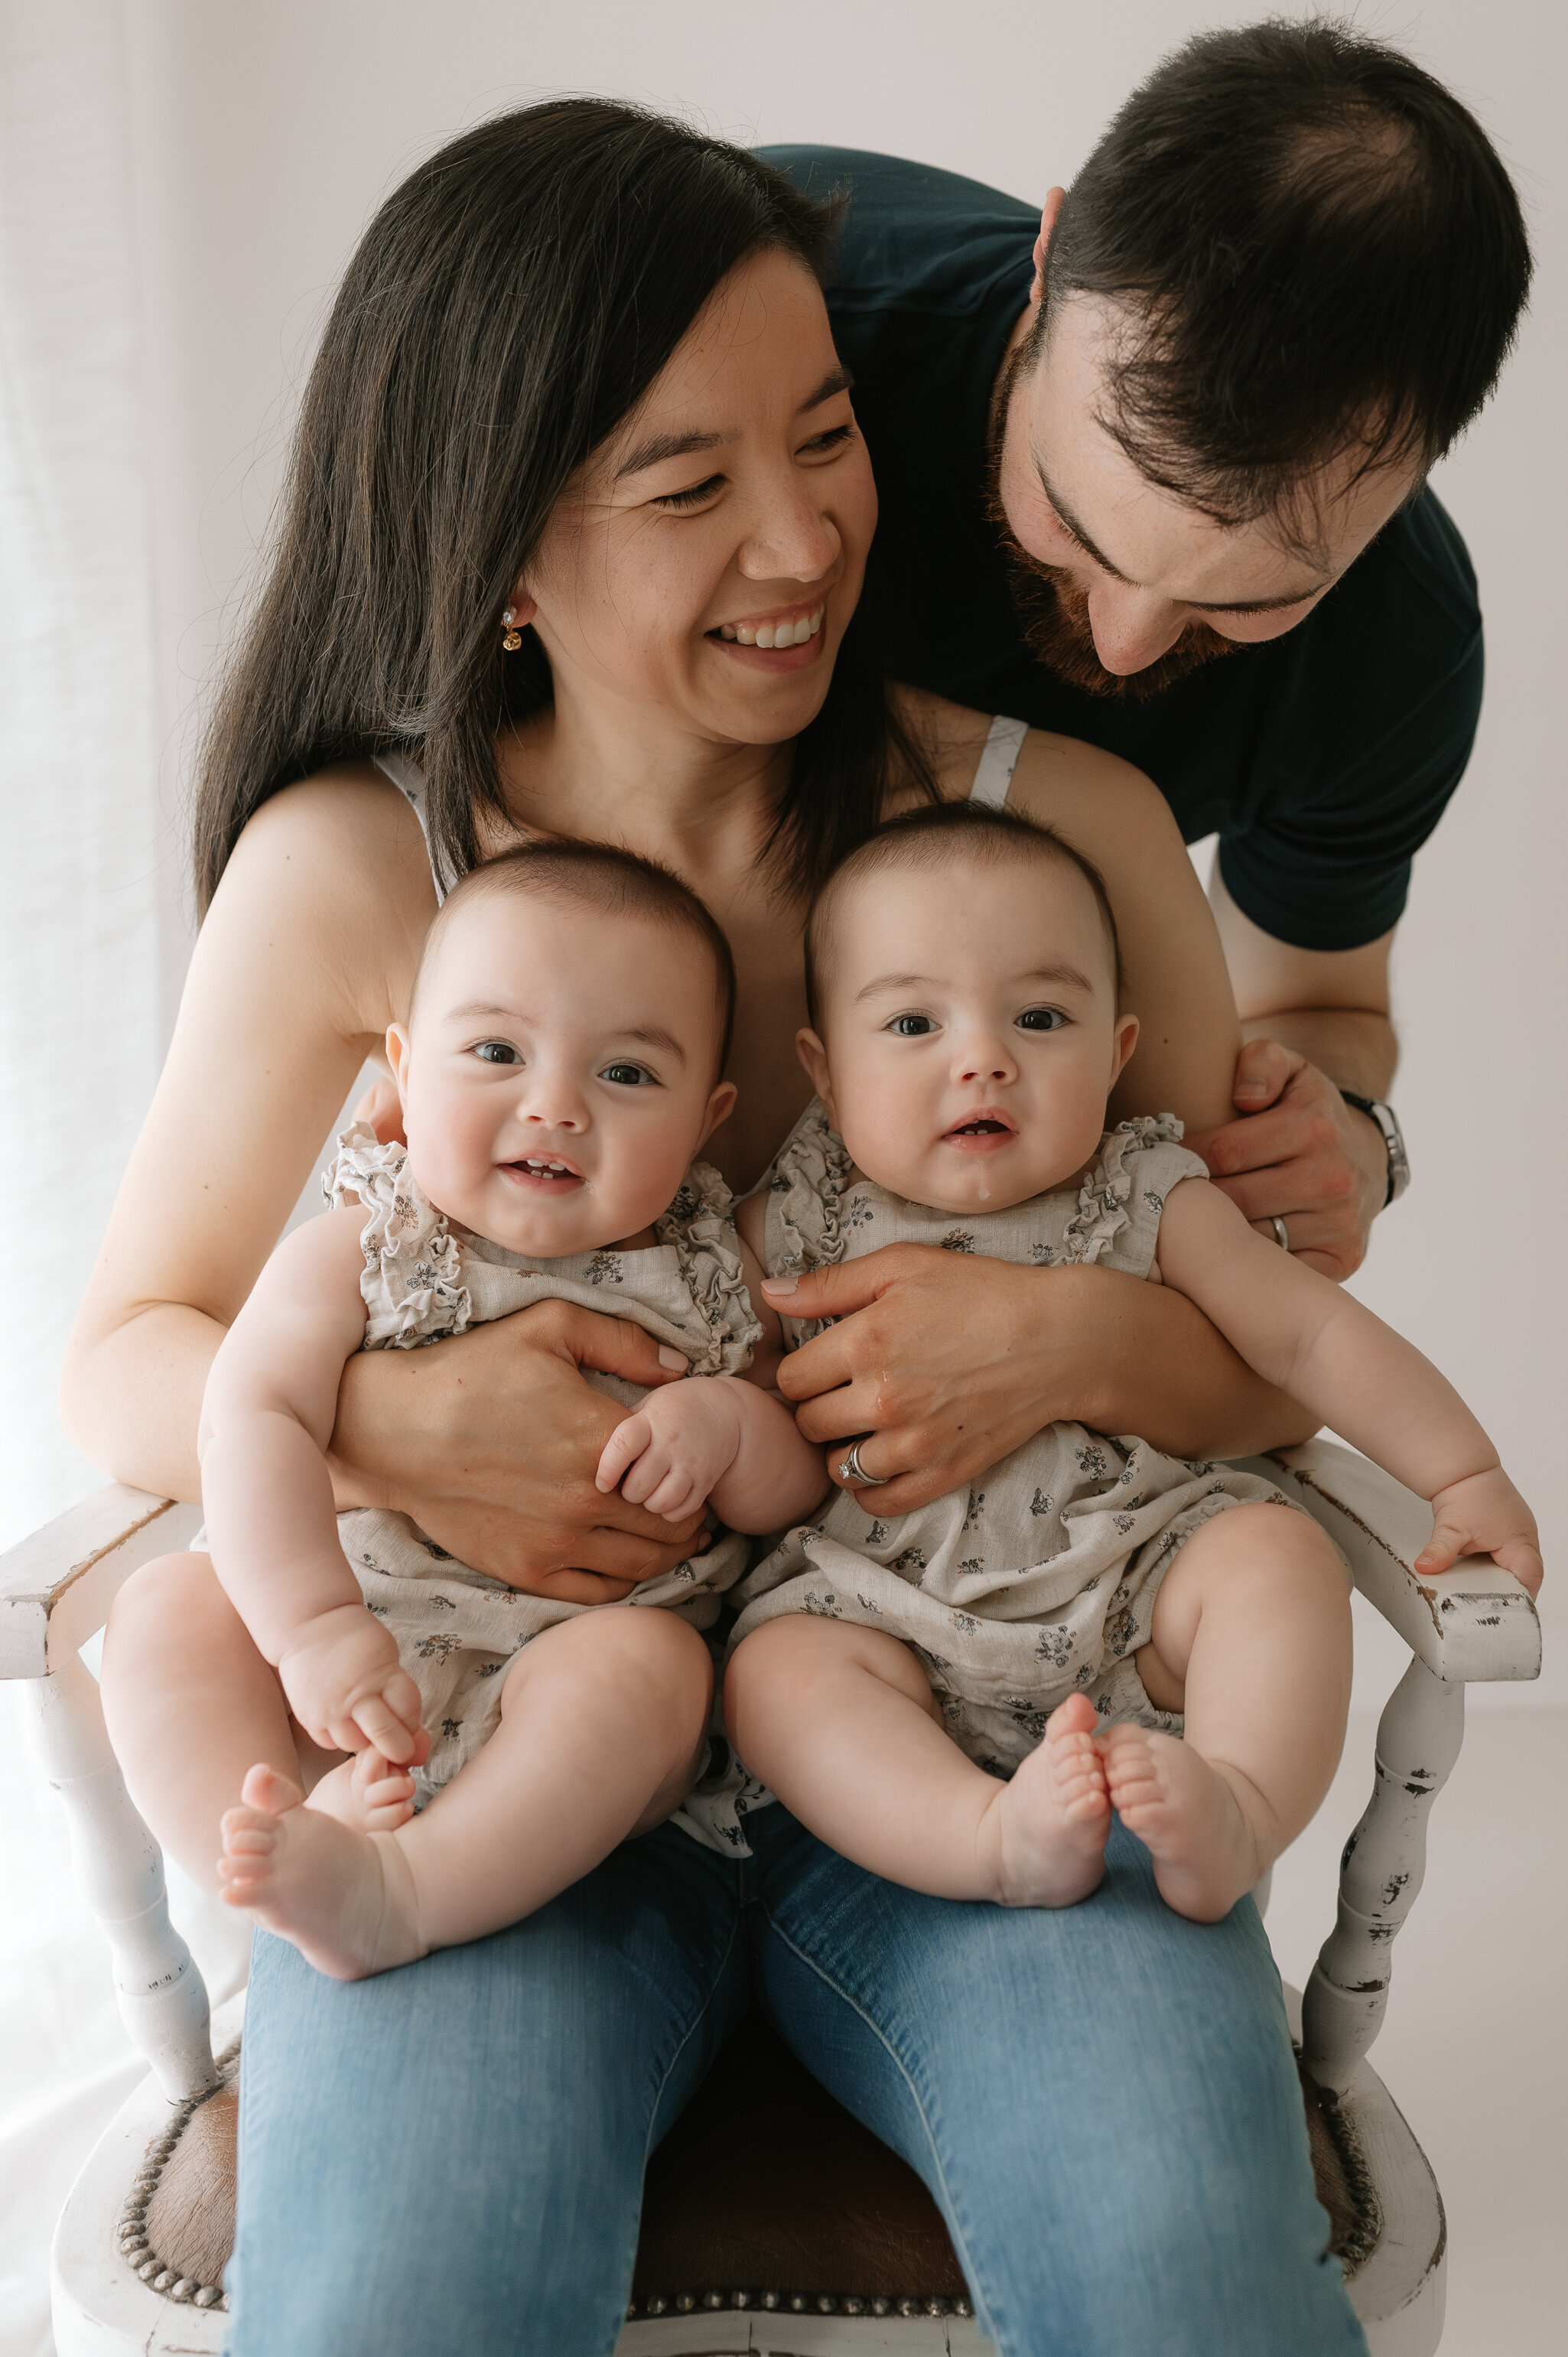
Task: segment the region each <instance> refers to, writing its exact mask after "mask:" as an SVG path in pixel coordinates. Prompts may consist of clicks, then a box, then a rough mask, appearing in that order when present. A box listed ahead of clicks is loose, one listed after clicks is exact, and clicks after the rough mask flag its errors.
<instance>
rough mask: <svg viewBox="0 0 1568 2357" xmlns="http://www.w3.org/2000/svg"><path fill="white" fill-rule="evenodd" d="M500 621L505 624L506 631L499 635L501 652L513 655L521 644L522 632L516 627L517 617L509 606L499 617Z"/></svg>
mask: <svg viewBox="0 0 1568 2357" xmlns="http://www.w3.org/2000/svg"><path fill="white" fill-rule="evenodd" d="M501 620H502V621H503V622H504V623H505V624H506V629H505V630H503V631H502V633H501V649H502V651H503V652H504V653H506V654H509V655H514V654H516V652H517V651H518V649H519V647H521V644H522V632H521V630H519V629H518V627H517V617H516V616H515V615H514V614H513V612H512V609H511V608H510V606H509V607H508V608H507V609H506V612H505V613H504V614H503V615H502V616H501Z"/></svg>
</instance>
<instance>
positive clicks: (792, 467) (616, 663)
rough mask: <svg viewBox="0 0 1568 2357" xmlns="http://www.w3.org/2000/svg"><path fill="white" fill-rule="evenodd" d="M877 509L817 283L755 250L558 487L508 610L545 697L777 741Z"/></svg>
mask: <svg viewBox="0 0 1568 2357" xmlns="http://www.w3.org/2000/svg"><path fill="white" fill-rule="evenodd" d="M875 522H876V489H875V483H874V482H873V480H872V475H871V464H870V461H869V459H868V457H867V456H866V452H865V444H864V442H863V441H862V440H861V437H860V433H859V429H858V428H857V426H856V425H855V423H854V411H853V409H852V408H851V406H850V399H849V389H848V382H847V378H846V372H845V371H844V370H843V369H842V368H841V366H840V364H839V360H838V355H837V354H836V352H835V351H834V350H833V343H832V333H831V332H830V329H829V327H828V315H827V308H826V306H825V305H824V303H823V301H822V292H821V290H820V288H819V287H818V285H817V283H816V281H815V279H814V278H812V276H811V274H810V272H809V271H807V270H806V269H805V268H804V267H803V266H802V265H801V264H800V263H799V262H796V261H794V260H793V259H791V258H790V257H789V256H788V255H786V254H782V253H761V254H757V255H754V256H753V257H752V258H751V259H750V260H748V261H746V262H744V263H742V264H740V265H739V266H738V267H737V268H736V269H735V270H734V271H732V272H731V274H730V275H729V276H728V277H727V278H726V279H725V280H724V281H723V283H722V284H721V285H719V286H718V287H717V288H716V289H715V290H714V294H713V296H712V297H711V298H710V300H709V301H708V303H707V305H706V306H705V307H704V308H703V311H702V312H701V313H700V314H699V315H698V317H697V318H696V319H695V320H694V321H693V325H692V326H691V328H689V329H688V331H687V333H686V335H685V337H684V339H682V342H681V344H680V345H679V346H678V347H677V349H676V350H675V352H674V354H673V355H672V357H671V360H670V361H669V362H668V364H667V365H666V366H665V368H664V369H663V370H662V371H660V374H659V376H658V377H656V378H655V380H654V382H653V383H652V384H651V385H650V388H649V390H648V393H647V394H646V396H645V397H644V399H643V401H642V403H641V404H639V407H638V408H637V410H635V411H634V412H633V414H632V415H631V416H630V417H628V419H627V420H626V421H625V422H624V423H623V424H622V425H621V426H620V427H618V430H617V432H616V433H615V434H614V435H612V436H611V437H610V439H609V440H608V441H607V443H606V444H605V445H604V446H603V447H601V448H600V449H599V450H597V451H596V452H595V454H594V456H593V457H592V458H591V459H590V460H589V461H588V463H587V465H586V466H585V468H583V470H582V472H581V474H580V475H579V477H578V478H577V479H576V481H575V483H574V484H573V485H572V486H571V488H570V489H569V490H567V491H566V493H565V494H564V496H563V498H562V499H561V500H560V501H559V502H558V504H557V506H556V510H555V512H554V514H553V517H552V518H551V521H550V523H549V526H548V528H547V530H546V532H545V534H544V537H543V540H542V543H541V544H540V547H539V550H538V553H537V554H536V556H535V559H534V561H533V563H532V565H530V567H529V569H528V572H527V575H526V576H525V578H524V580H523V581H522V583H521V584H520V593H521V594H520V597H519V599H518V600H517V603H518V605H519V607H520V608H521V613H520V619H521V617H522V616H525V615H526V614H527V610H528V604H529V603H530V602H532V605H533V607H534V611H533V613H532V621H533V624H534V627H535V629H536V630H538V632H539V636H540V639H541V640H542V644H543V646H544V649H545V651H546V653H547V654H548V655H549V658H550V663H551V668H552V671H553V674H554V678H555V684H556V693H557V696H558V697H561V696H569V697H572V698H573V699H574V700H577V701H581V700H584V699H586V700H588V701H590V702H602V700H603V699H604V698H606V697H612V698H614V699H615V700H616V701H617V702H618V703H619V704H621V705H632V706H635V707H637V708H638V710H639V713H641V714H644V715H648V714H650V713H651V712H653V711H661V712H663V713H666V714H669V715H670V716H672V717H673V718H674V719H675V720H676V721H677V722H678V723H679V724H682V726H683V727H684V728H686V729H690V730H691V731H693V733H695V734H697V735H699V736H702V737H707V738H710V739H714V740H718V741H723V742H730V743H738V744H752V745H772V744H779V743H782V742H783V741H785V740H786V739H787V738H789V737H794V736H797V735H798V734H799V733H800V730H801V729H802V728H803V727H804V726H806V724H807V722H808V721H810V720H811V719H812V718H813V717H814V716H815V715H816V713H817V712H818V710H819V709H820V707H821V705H822V698H823V697H824V695H825V694H826V693H827V688H828V682H829V679H830V678H831V676H832V666H833V662H834V660H835V658H836V656H837V653H838V649H839V644H840V641H841V640H842V639H843V632H844V629H845V626H846V624H847V623H848V621H849V619H850V616H851V615H852V614H853V613H854V608H855V603H856V600H857V599H858V597H859V596H860V587H861V581H862V577H863V576H864V573H865V554H866V550H867V547H868V546H869V544H870V541H871V535H872V532H873V530H874V528H875Z"/></svg>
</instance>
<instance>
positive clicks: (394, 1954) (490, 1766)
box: [223, 1605, 713, 1980]
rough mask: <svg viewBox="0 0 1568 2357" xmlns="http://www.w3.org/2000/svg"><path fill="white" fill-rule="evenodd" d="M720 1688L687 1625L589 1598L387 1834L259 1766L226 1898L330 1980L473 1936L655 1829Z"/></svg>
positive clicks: (681, 1792)
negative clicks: (453, 1763)
mask: <svg viewBox="0 0 1568 2357" xmlns="http://www.w3.org/2000/svg"><path fill="white" fill-rule="evenodd" d="M712 1697H713V1671H712V1666H711V1664H710V1663H709V1660H708V1653H707V1648H706V1647H705V1646H704V1644H703V1641H702V1639H701V1638H700V1637H699V1636H698V1634H697V1632H696V1631H695V1630H693V1629H691V1628H689V1627H688V1626H687V1625H686V1623H685V1622H684V1621H682V1620H676V1619H675V1617H674V1616H673V1614H671V1613H669V1612H664V1611H659V1610H655V1609H639V1608H637V1607H635V1606H625V1605H598V1606H595V1607H594V1608H592V1609H589V1610H587V1611H585V1612H583V1613H580V1614H578V1615H577V1616H576V1617H575V1619H573V1620H566V1621H563V1622H562V1623H560V1624H559V1625H558V1626H557V1627H555V1628H553V1629H550V1630H547V1631H545V1632H544V1633H543V1635H542V1636H539V1637H536V1638H535V1639H534V1640H533V1641H532V1644H530V1645H529V1646H527V1647H526V1649H525V1650H524V1651H523V1652H521V1654H520V1655H519V1656H518V1658H517V1660H516V1661H515V1662H514V1663H513V1664H512V1667H511V1669H510V1672H509V1674H508V1675H507V1680H506V1684H505V1685H504V1687H503V1689H502V1693H501V1720H500V1725H499V1727H498V1728H497V1729H496V1731H495V1733H494V1734H493V1735H492V1736H491V1738H490V1739H489V1742H488V1743H487V1744H486V1745H485V1748H484V1749H483V1750H482V1751H480V1752H479V1753H478V1756H477V1757H476V1758H475V1759H473V1760H470V1761H469V1762H468V1764H467V1767H466V1768H464V1769H463V1770H461V1772H460V1773H459V1774H458V1775H456V1776H455V1777H454V1778H453V1780H452V1781H451V1783H450V1784H448V1785H447V1786H446V1789H445V1791H443V1792H440V1793H438V1794H437V1795H436V1797H435V1800H434V1801H433V1802H432V1803H431V1804H430V1806H429V1807H428V1808H427V1809H426V1810H424V1813H423V1814H421V1815H420V1816H417V1817H415V1818H413V1821H412V1823H409V1824H403V1825H401V1826H399V1827H398V1828H397V1830H395V1831H392V1832H380V1831H373V1830H372V1831H366V1830H364V1820H363V1818H358V1819H357V1818H356V1808H357V1806H358V1803H355V1802H354V1800H353V1797H352V1795H351V1794H349V1795H345V1796H344V1799H345V1806H344V1808H343V1810H342V1812H341V1813H339V1811H338V1809H336V1808H333V1809H324V1808H305V1807H302V1806H301V1805H300V1802H301V1799H302V1795H301V1794H300V1792H299V1790H298V1787H297V1786H294V1785H289V1784H287V1783H285V1781H284V1780H283V1779H281V1778H277V1777H274V1776H273V1775H271V1773H270V1771H269V1770H265V1769H256V1770H252V1775H251V1776H250V1777H249V1778H248V1779H247V1781H246V1784H245V1789H244V1792H243V1795H242V1806H241V1807H240V1808H238V1809H233V1810H231V1811H230V1812H229V1814H228V1816H227V1817H226V1818H225V1819H224V1825H223V1834H224V1847H225V1857H224V1866H223V1878H224V1880H225V1883H226V1885H227V1889H226V1893H225V1895H226V1896H227V1897H228V1898H229V1899H230V1900H231V1902H232V1903H234V1904H236V1905H239V1906H242V1907H244V1908H246V1909H247V1910H249V1911H250V1912H251V1913H252V1914H254V1915H255V1916H256V1917H257V1919H258V1920H259V1921H262V1922H263V1923H265V1924H266V1926H267V1928H268V1929H269V1930H270V1931H274V1932H280V1933H281V1934H282V1935H283V1936H284V1937H285V1939H288V1940H291V1941H292V1942H293V1943H294V1944H295V1947H297V1948H298V1949H299V1951H300V1953H302V1954H303V1955H305V1956H306V1957H307V1958H308V1959H309V1961H310V1962H311V1963H312V1964H315V1965H316V1967H317V1970H318V1971H320V1972H324V1973H327V1974H329V1975H331V1976H332V1977H333V1978H334V1979H337V1980H359V1979H363V1978H364V1977H365V1976H366V1975H369V1974H371V1973H379V1972H385V1971H387V1970H389V1969H390V1968H391V1967H392V1966H394V1965H397V1964H410V1963H412V1962H413V1960H414V1959H415V1958H416V1957H418V1956H423V1955H425V1954H427V1953H429V1951H430V1950H431V1949H432V1948H447V1947H455V1946H456V1945H457V1944H458V1943H460V1942H462V1941H465V1940H477V1939H481V1938H483V1937H484V1936H485V1935H486V1934H487V1933H488V1932H497V1931H499V1930H500V1929H501V1928H502V1927H503V1925H505V1924H508V1923H514V1922H516V1921H519V1919H520V1918H521V1917H522V1916H524V1915H529V1914H532V1912H533V1910H534V1909H535V1908H537V1907H542V1905H543V1904H544V1903H545V1901H546V1900H550V1899H553V1898H554V1897H555V1895H556V1893H557V1892H558V1891H561V1890H564V1889H566V1887H567V1886H568V1884H570V1883H573V1882H575V1881H577V1880H578V1879H579V1878H581V1877H582V1876H583V1875H585V1874H586V1873H587V1872H588V1871H589V1870H590V1868H591V1867H595V1866H596V1865H597V1864H598V1862H599V1860H600V1859H601V1858H603V1857H607V1855H608V1853H609V1852H610V1851H611V1850H612V1849H614V1848H615V1846H616V1845H617V1844H618V1842H621V1841H624V1840H625V1839H626V1838H627V1836H628V1835H630V1834H634V1833H643V1832H647V1831H650V1829H651V1828H652V1827H653V1826H654V1825H656V1824H661V1823H662V1821H663V1819H664V1818H665V1817H667V1816H668V1815H669V1814H670V1813H671V1810H672V1809H674V1808H675V1807H677V1806H678V1805H679V1803H681V1801H682V1799H684V1797H685V1795H686V1793H687V1792H689V1791H690V1789H691V1786H692V1782H693V1778H694V1777H695V1774H696V1771H697V1768H698V1764H699V1762H700V1760H701V1758H702V1751H703V1738H704V1737H705V1735H706V1732H707V1724H708V1713H709V1708H710V1706H711V1703H712ZM383 1764H384V1763H383ZM393 1773H394V1775H395V1770H394V1771H393ZM367 1774H368V1776H369V1777H370V1779H371V1783H370V1787H369V1791H368V1793H367V1798H369V1797H370V1796H371V1794H373V1791H374V1785H375V1781H376V1774H375V1770H368V1771H367Z"/></svg>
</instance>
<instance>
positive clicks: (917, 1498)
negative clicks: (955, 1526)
mask: <svg viewBox="0 0 1568 2357" xmlns="http://www.w3.org/2000/svg"><path fill="white" fill-rule="evenodd" d="M955 1262H957V1265H955ZM768 1295H769V1297H770V1298H771V1299H772V1301H773V1304H774V1307H775V1308H779V1309H783V1310H785V1311H787V1312H788V1314H789V1316H790V1317H791V1318H838V1319H840V1320H842V1321H843V1322H842V1323H840V1324H838V1325H834V1326H832V1327H830V1328H829V1329H828V1331H827V1332H826V1333H825V1334H819V1335H817V1336H816V1337H815V1338H814V1339H813V1340H811V1341H810V1342H807V1343H805V1344H804V1345H803V1346H802V1348H801V1349H800V1350H799V1351H794V1352H792V1353H791V1354H790V1356H789V1358H788V1359H786V1360H785V1361H784V1364H783V1366H782V1367H781V1368H780V1370H779V1390H780V1391H781V1392H782V1393H783V1394H784V1395H785V1397H786V1398H788V1399H791V1400H794V1401H796V1402H797V1403H798V1420H799V1423H800V1429H801V1431H802V1432H803V1433H804V1434H805V1436H806V1437H807V1439H808V1440H814V1441H819V1442H833V1441H839V1440H843V1441H848V1440H849V1439H851V1438H852V1437H854V1435H855V1434H857V1433H871V1434H873V1435H874V1436H875V1437H874V1438H873V1439H871V1440H868V1441H867V1442H866V1443H865V1447H864V1448H862V1450H861V1452H860V1461H861V1463H862V1464H863V1465H864V1466H865V1469H866V1471H867V1472H869V1473H874V1474H876V1475H878V1476H879V1477H884V1478H886V1477H888V1476H892V1477H896V1478H894V1479H893V1480H891V1483H890V1486H889V1487H888V1488H887V1489H886V1490H881V1489H879V1490H878V1491H876V1497H877V1501H878V1505H879V1507H881V1506H884V1505H885V1506H886V1510H887V1512H889V1513H894V1514H907V1513H908V1512H910V1511H911V1510H912V1509H913V1508H914V1507H916V1506H923V1505H926V1504H928V1503H929V1501H930V1500H931V1499H933V1498H940V1497H942V1496H945V1494H946V1493H947V1491H950V1490H957V1489H960V1488H961V1487H962V1485H963V1484H964V1483H965V1482H966V1481H969V1480H972V1479H973V1478H974V1476H975V1475H976V1474H977V1473H981V1472H983V1471H984V1469H985V1468H986V1467H987V1466H988V1465H994V1464H995V1463H996V1461H997V1459H998V1458H1002V1457H1005V1456H1006V1455H1007V1454H1008V1452H1009V1451H1010V1450H1012V1449H1015V1448H1021V1447H1022V1446H1023V1444H1024V1442H1025V1441H1026V1440H1027V1439H1029V1438H1030V1437H1032V1435H1033V1434H1035V1433H1036V1432H1039V1431H1042V1430H1043V1429H1044V1427H1045V1426H1047V1424H1054V1423H1057V1422H1059V1421H1069V1422H1072V1423H1077V1424H1085V1425H1088V1426H1090V1429H1091V1430H1092V1431H1096V1432H1135V1433H1139V1434H1141V1435H1142V1436H1143V1437H1144V1438H1146V1439H1148V1440H1152V1441H1153V1442H1154V1444H1155V1448H1163V1449H1165V1450H1166V1451H1167V1452H1168V1453H1169V1454H1170V1455H1172V1456H1175V1457H1242V1456H1251V1454H1253V1453H1254V1452H1255V1451H1256V1450H1258V1449H1261V1448H1280V1447H1283V1446H1286V1445H1288V1444H1290V1443H1293V1442H1295V1441H1298V1440H1305V1438H1306V1437H1307V1436H1308V1434H1309V1433H1310V1432H1312V1431H1313V1430H1314V1429H1315V1428H1316V1417H1314V1416H1311V1415H1308V1414H1307V1413H1306V1411H1305V1409H1303V1408H1302V1407H1300V1406H1298V1405H1297V1404H1296V1402H1295V1401H1294V1400H1292V1399H1289V1398H1287V1397H1286V1395H1285V1394H1284V1393H1283V1392H1281V1391H1277V1390H1275V1389H1274V1388H1273V1385H1272V1384H1269V1383H1265V1382H1264V1381H1263V1379H1262V1376H1260V1375H1257V1374H1254V1372H1252V1370H1251V1367H1249V1366H1248V1365H1247V1363H1246V1361H1244V1360H1243V1359H1241V1358H1240V1357H1239V1356H1238V1354H1237V1353H1236V1351H1233V1350H1232V1349H1231V1347H1230V1343H1229V1342H1227V1341H1226V1340H1224V1338H1223V1336H1222V1335H1220V1334H1219V1333H1217V1332H1216V1331H1215V1329H1214V1328H1213V1327H1212V1326H1211V1325H1210V1324H1209V1322H1208V1318H1205V1317H1204V1316H1203V1314H1202V1312H1201V1311H1200V1310H1198V1309H1197V1308H1194V1306H1193V1304H1192V1303H1191V1302H1190V1301H1187V1300H1186V1299H1185V1298H1184V1297H1182V1296H1181V1295H1180V1294H1179V1293H1176V1292H1175V1291H1167V1289H1166V1288H1165V1286H1158V1285H1149V1284H1147V1283H1145V1282H1144V1279H1143V1278H1142V1277H1134V1276H1124V1275H1121V1274H1120V1273H1119V1272H1118V1271H1116V1270H1114V1269H1100V1268H1021V1267H1018V1266H1016V1265H1015V1264H1014V1263H1013V1262H1011V1261H1000V1260H989V1259H982V1258H981V1257H980V1256H979V1255H977V1254H964V1255H963V1257H962V1259H961V1261H959V1260H958V1256H957V1255H956V1254H952V1253H944V1252H939V1251H934V1250H933V1249H932V1248H931V1247H930V1246H929V1245H926V1244H888V1245H886V1246H885V1247H884V1248H883V1250H882V1251H880V1252H875V1253H868V1254H866V1256H865V1259H864V1260H856V1261H850V1262H848V1263H846V1264H845V1265H843V1266H841V1267H838V1268H828V1269H819V1270H818V1271H817V1272H816V1274H815V1275H811V1276H802V1277H800V1278H798V1279H797V1278H791V1277H783V1278H779V1279H774V1278H769V1280H768ZM842 1462H843V1452H842V1450H840V1449H837V1448H831V1447H830V1448H829V1449H828V1470H829V1473H830V1474H831V1475H832V1479H833V1480H835V1481H837V1480H838V1479H839V1471H840V1467H841V1465H842Z"/></svg>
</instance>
